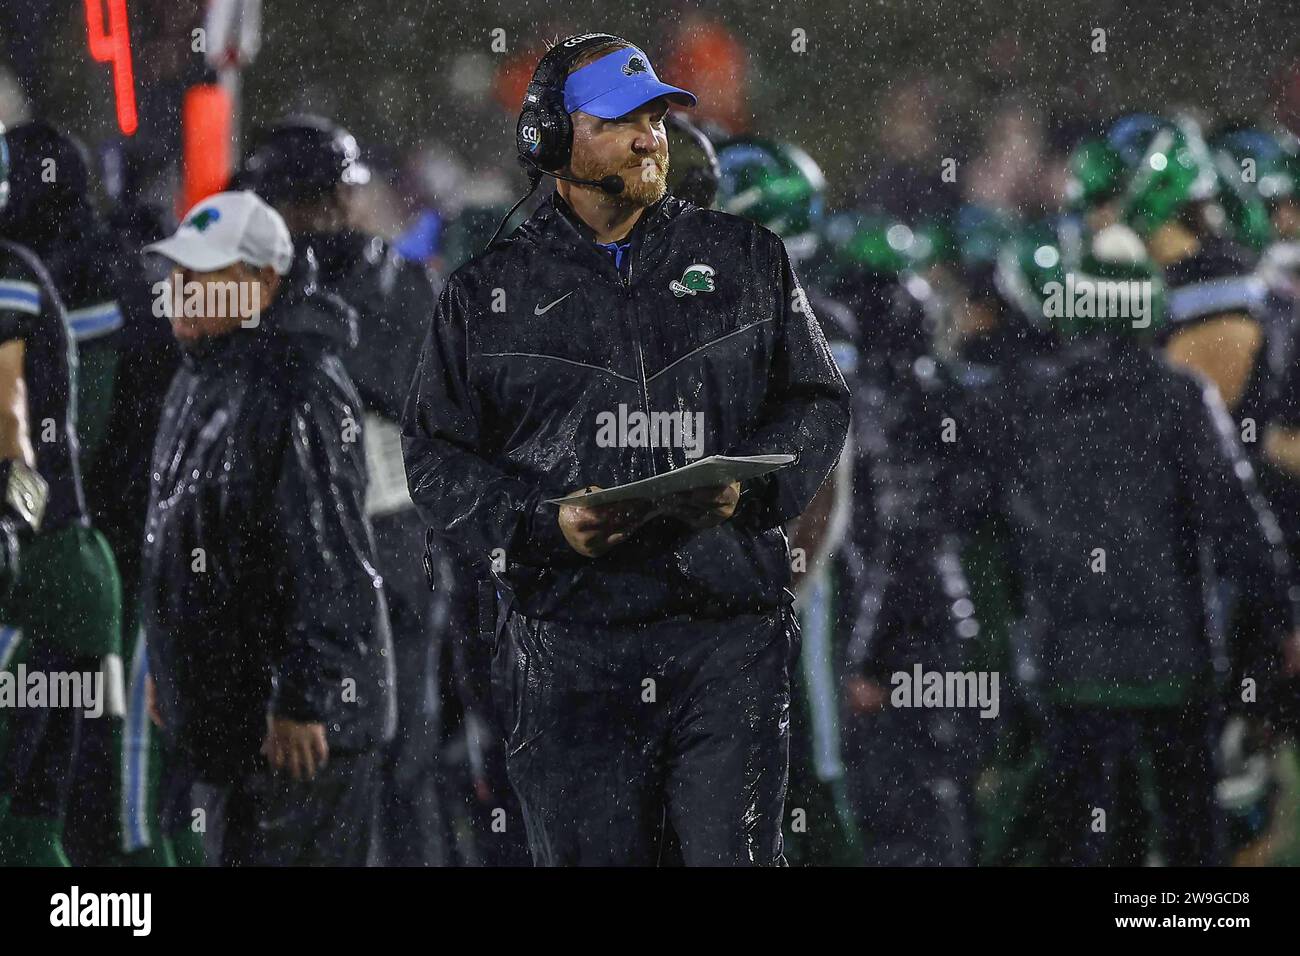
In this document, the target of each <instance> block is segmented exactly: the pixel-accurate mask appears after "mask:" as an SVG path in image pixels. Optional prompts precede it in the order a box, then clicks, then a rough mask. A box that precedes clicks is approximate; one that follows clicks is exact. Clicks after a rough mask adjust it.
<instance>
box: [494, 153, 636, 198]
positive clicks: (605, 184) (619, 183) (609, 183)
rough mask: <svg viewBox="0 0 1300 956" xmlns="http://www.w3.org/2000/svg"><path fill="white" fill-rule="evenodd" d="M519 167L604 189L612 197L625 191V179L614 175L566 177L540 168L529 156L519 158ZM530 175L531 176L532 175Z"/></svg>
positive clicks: (581, 184)
mask: <svg viewBox="0 0 1300 956" xmlns="http://www.w3.org/2000/svg"><path fill="white" fill-rule="evenodd" d="M519 165H520V166H523V167H524V168H530V167H531V168H532V169H535V170H537V172H539V173H541V174H542V175H543V176H550V177H551V178H553V179H563V180H564V181H565V182H566V183H577V184H578V185H579V186H595V187H597V188H598V189H603V190H604V191H605V192H607V193H609V194H610V195H611V196H617V195H618V194H619V193H621V192H622V191H623V186H624V183H623V177H622V176H616V175H614V174H613V173H611V174H610V175H608V176H603V177H601V178H600V179H579V178H578V177H577V176H566V175H565V174H564V173H553V172H551V171H550V170H549V169H542V167H541V166H538V165H537V164H536V163H535V162H533V161H532V160H531V159H530V158H528V157H527V156H520V157H519ZM529 175H531V173H530V174H529Z"/></svg>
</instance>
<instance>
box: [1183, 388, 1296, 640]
mask: <svg viewBox="0 0 1300 956" xmlns="http://www.w3.org/2000/svg"><path fill="white" fill-rule="evenodd" d="M1193 405H1194V407H1193V410H1192V421H1191V422H1190V423H1189V424H1190V427H1189V428H1188V429H1187V430H1186V433H1185V439H1186V440H1185V443H1184V446H1183V447H1184V449H1185V451H1184V454H1185V455H1186V458H1187V460H1186V461H1185V462H1184V467H1185V471H1184V474H1187V475H1188V476H1189V492H1190V495H1191V498H1192V502H1193V507H1194V510H1195V518H1196V521H1197V524H1198V525H1199V527H1200V528H1201V529H1202V531H1203V532H1204V533H1205V534H1206V535H1207V537H1208V538H1209V540H1210V542H1211V546H1212V548H1213V550H1214V558H1215V565H1216V568H1217V569H1218V570H1219V571H1220V573H1221V574H1223V575H1224V576H1225V577H1227V578H1229V579H1230V580H1232V581H1234V582H1235V583H1236V584H1237V585H1238V586H1239V587H1240V588H1241V589H1242V592H1243V596H1244V598H1245V600H1246V602H1247V604H1248V605H1250V606H1251V607H1252V610H1253V611H1254V612H1255V616H1257V618H1258V619H1259V620H1260V622H1261V623H1262V624H1263V626H1264V627H1265V628H1267V630H1268V631H1269V632H1270V634H1271V636H1272V637H1275V638H1279V637H1282V636H1284V635H1285V634H1289V633H1290V632H1291V630H1292V629H1293V628H1294V627H1295V625H1296V623H1297V622H1300V606H1298V605H1297V603H1296V591H1295V589H1294V588H1293V586H1292V580H1293V575H1292V566H1291V561H1290V558H1289V557H1288V555H1287V552H1286V548H1285V546H1284V544H1283V539H1282V532H1281V530H1280V529H1279V528H1278V524H1277V521H1276V519H1275V518H1274V517H1273V514H1272V512H1271V511H1270V510H1269V508H1268V505H1267V504H1266V503H1265V501H1264V498H1263V495H1262V494H1261V493H1260V491H1259V488H1258V485H1257V484H1256V480H1255V475H1254V472H1253V470H1252V469H1251V467H1250V463H1249V462H1248V461H1247V460H1246V456H1245V454H1244V453H1243V451H1242V448H1241V445H1240V444H1239V443H1238V442H1237V437H1236V430H1235V428H1234V426H1233V422H1232V419H1231V417H1229V415H1228V412H1227V409H1226V408H1225V407H1224V405H1223V400H1222V399H1221V398H1220V397H1219V393H1218V391H1217V389H1215V388H1214V387H1213V386H1212V385H1209V384H1206V385H1204V387H1203V389H1202V391H1201V395H1200V401H1199V402H1194V403H1193Z"/></svg>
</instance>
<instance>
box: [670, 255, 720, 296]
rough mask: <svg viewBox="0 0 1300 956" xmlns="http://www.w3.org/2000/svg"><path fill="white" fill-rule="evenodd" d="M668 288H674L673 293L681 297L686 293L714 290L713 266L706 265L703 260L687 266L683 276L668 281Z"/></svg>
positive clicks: (692, 293) (693, 293) (694, 293)
mask: <svg viewBox="0 0 1300 956" xmlns="http://www.w3.org/2000/svg"><path fill="white" fill-rule="evenodd" d="M668 288H670V289H672V290H673V295H675V296H677V298H679V299H680V298H681V297H682V296H684V295H696V294H698V293H700V292H712V291H713V266H709V265H705V264H704V263H702V262H697V263H696V264H695V265H693V266H687V267H686V271H685V272H683V273H682V277H681V278H680V279H674V280H673V281H672V282H670V283H668Z"/></svg>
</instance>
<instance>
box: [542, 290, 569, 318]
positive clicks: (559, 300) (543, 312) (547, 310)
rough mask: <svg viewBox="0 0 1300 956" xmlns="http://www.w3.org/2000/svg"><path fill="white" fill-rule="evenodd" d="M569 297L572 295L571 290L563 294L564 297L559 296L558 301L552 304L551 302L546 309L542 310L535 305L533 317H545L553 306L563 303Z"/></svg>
mask: <svg viewBox="0 0 1300 956" xmlns="http://www.w3.org/2000/svg"><path fill="white" fill-rule="evenodd" d="M571 295H573V290H572V289H570V290H569V291H568V292H566V293H564V295H562V296H560V297H559V298H558V299H556V300H555V301H554V302H552V303H551V304H550V305H548V306H547V307H546V308H542V307H541V306H540V305H535V306H533V315H545V314H546V313H547V312H549V311H551V309H552V308H554V307H555V306H557V305H559V304H560V303H561V302H563V301H564V300H565V299H567V298H568V297H569V296H571Z"/></svg>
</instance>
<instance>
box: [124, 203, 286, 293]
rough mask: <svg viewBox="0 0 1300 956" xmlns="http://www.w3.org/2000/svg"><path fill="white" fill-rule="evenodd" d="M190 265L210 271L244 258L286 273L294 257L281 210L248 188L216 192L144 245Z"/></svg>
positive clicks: (179, 263) (180, 263)
mask: <svg viewBox="0 0 1300 956" xmlns="http://www.w3.org/2000/svg"><path fill="white" fill-rule="evenodd" d="M144 251H145V252H156V253H158V254H160V255H163V256H166V257H167V258H168V259H170V260H172V261H173V262H175V263H177V264H178V265H182V266H184V267H185V268H186V269H193V270H194V271H195V272H213V271H215V270H217V269H224V268H225V267H226V266H229V265H234V264H235V263H236V262H246V263H248V264H249V265H251V266H256V267H258V268H261V267H262V266H271V267H272V268H274V269H275V271H276V272H277V273H278V274H280V275H284V274H285V273H286V272H288V271H289V266H290V265H292V263H293V240H292V239H290V238H289V227H288V226H286V225H285V224H284V220H283V219H282V218H281V217H280V214H279V213H278V212H276V211H275V210H274V209H272V208H271V207H270V206H268V205H267V204H266V203H264V202H263V201H262V200H261V199H259V198H258V197H257V196H256V195H255V194H253V193H251V192H232V193H217V194H216V195H214V196H209V197H208V198H207V199H204V200H202V201H200V202H198V203H196V204H195V206H194V208H193V209H191V210H190V211H189V212H187V213H186V214H185V218H184V219H182V220H181V224H180V226H178V227H177V229H176V234H175V235H174V236H172V237H170V238H168V239H163V240H162V241H160V242H152V243H150V244H149V245H147V246H145V247H144Z"/></svg>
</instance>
